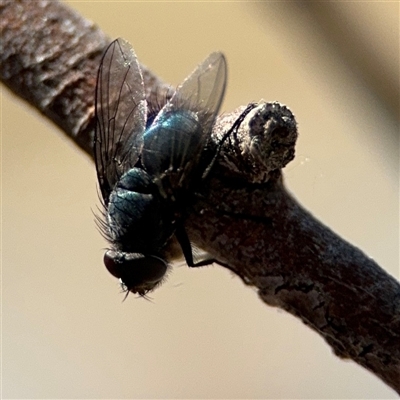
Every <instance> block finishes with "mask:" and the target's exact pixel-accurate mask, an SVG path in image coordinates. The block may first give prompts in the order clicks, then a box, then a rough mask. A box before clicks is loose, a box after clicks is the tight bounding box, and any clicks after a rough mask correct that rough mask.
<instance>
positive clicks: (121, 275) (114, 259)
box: [104, 250, 168, 296]
mask: <svg viewBox="0 0 400 400" xmlns="http://www.w3.org/2000/svg"><path fill="white" fill-rule="evenodd" d="M104 264H105V266H106V268H107V270H108V272H110V274H111V275H113V276H115V277H116V278H117V279H119V280H120V282H121V287H122V290H123V291H124V292H126V293H127V295H128V294H129V292H132V293H135V294H139V295H140V296H145V295H146V294H147V293H148V292H150V291H152V290H153V289H155V288H156V287H157V286H158V285H160V284H161V282H162V281H163V278H164V276H165V274H166V272H167V270H168V264H167V263H166V262H165V261H164V260H162V259H161V258H159V257H156V256H145V255H143V254H135V253H133V254H129V253H123V252H116V251H113V250H108V251H107V252H106V253H105V254H104Z"/></svg>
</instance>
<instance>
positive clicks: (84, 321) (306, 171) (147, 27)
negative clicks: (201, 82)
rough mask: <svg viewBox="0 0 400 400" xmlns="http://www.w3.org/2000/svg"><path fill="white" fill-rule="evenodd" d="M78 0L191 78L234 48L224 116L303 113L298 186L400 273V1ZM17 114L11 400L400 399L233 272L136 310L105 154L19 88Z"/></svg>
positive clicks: (178, 276)
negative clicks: (85, 146) (96, 160)
mask: <svg viewBox="0 0 400 400" xmlns="http://www.w3.org/2000/svg"><path fill="white" fill-rule="evenodd" d="M68 3H69V4H70V5H71V6H72V7H73V8H75V9H76V10H78V11H79V12H81V13H82V14H83V15H85V16H86V17H87V18H89V19H91V20H93V21H95V22H96V23H97V24H98V25H99V26H101V27H102V28H103V29H104V31H105V32H107V33H108V34H109V35H110V37H118V36H122V37H124V38H126V39H127V40H129V41H130V42H131V43H132V45H133V46H134V48H135V50H136V52H137V54H138V57H139V59H140V60H141V61H142V62H143V63H144V64H146V65H148V66H149V67H150V68H151V69H153V70H154V71H156V72H157V73H158V74H159V75H160V76H161V77H163V78H164V79H165V80H166V81H168V82H170V83H172V84H175V85H176V84H178V83H180V81H182V80H183V79H184V78H185V76H186V75H187V74H189V72H190V71H192V69H193V68H194V67H195V65H196V64H197V63H199V62H200V61H201V60H203V59H204V58H205V57H206V56H207V55H208V54H209V53H210V52H211V51H213V50H222V51H223V52H224V53H225V54H226V56H227V59H228V67H229V82H228V90H227V94H226V98H225V102H224V104H223V107H222V108H223V111H230V110H233V109H234V108H236V107H237V106H239V105H243V104H247V103H248V102H250V101H257V100H259V99H261V98H264V99H265V100H269V101H272V100H277V101H280V102H282V103H285V104H286V105H288V106H289V107H290V109H291V110H292V111H293V112H294V114H295V115H296V118H297V121H298V124H299V132H300V137H299V140H298V145H297V153H296V159H295V160H294V161H292V162H291V163H290V164H289V165H288V166H287V168H286V169H285V177H286V183H287V185H288V187H289V188H290V190H291V191H292V192H293V193H294V195H295V196H296V197H297V198H298V199H299V201H300V202H301V203H302V204H303V205H304V206H305V207H306V208H308V209H309V210H310V211H312V212H313V213H314V214H315V215H316V216H317V217H318V218H319V219H320V220H321V221H323V222H324V223H325V224H327V225H328V226H330V227H331V228H332V229H333V230H334V231H336V232H337V233H339V234H340V235H341V236H342V237H344V238H345V239H347V240H349V241H350V242H351V243H353V244H354V245H357V246H358V247H360V248H361V249H362V250H363V251H365V252H366V253H367V254H368V255H369V256H371V257H373V258H374V259H375V260H376V261H377V262H378V263H379V264H380V265H381V266H382V267H383V268H385V269H386V270H387V271H388V272H389V273H390V274H392V275H394V276H396V277H397V278H399V164H398V163H399V157H398V156H399V139H398V123H399V121H398V115H397V112H398V108H397V107H398V84H399V82H398V69H399V22H398V18H399V3H397V2H392V3H388V2H379V3H378V2H369V3H366V2H351V3H344V2H341V3H303V2H295V3H286V2H281V3H279V2H278V3H268V2H264V3H263V2H261V3H244V2H242V3H241V2H215V3H199V2H184V3H181V2H179V3H178V2H172V3H170V2H166V3H159V2H158V3H150V2H149V3H137V2H133V1H132V2H113V1H108V2H81V1H77V2H75V1H69V2H68ZM1 111H2V117H1V119H2V127H1V128H2V129H1V137H2V235H3V236H2V323H3V325H2V366H3V371H2V372H3V376H2V384H3V392H2V396H3V398H53V399H56V398H82V399H86V398H107V399H108V398H186V399H189V398H190V399H192V398H207V399H211V398H213V399H216V398H248V399H252V398H277V399H283V398H303V399H305V398H313V399H314V398H315V399H317V398H318V399H339V398H352V399H353V398H364V399H379V398H396V394H395V393H394V392H393V391H392V390H391V389H389V388H388V387H386V386H385V385H384V384H383V383H382V382H381V381H380V380H378V379H377V378H376V377H375V376H373V375H372V374H370V373H369V372H367V371H365V370H363V369H362V368H361V367H359V366H357V365H355V364H354V363H352V362H344V361H341V360H339V359H338V358H336V357H335V356H333V354H332V353H331V350H330V348H329V347H328V346H327V345H326V344H325V343H324V341H323V340H322V339H321V338H320V337H319V336H318V335H317V334H315V333H314V332H312V331H311V330H309V329H308V328H307V327H306V326H304V325H303V324H302V323H301V322H299V321H298V320H297V319H295V318H294V317H292V316H291V315H288V314H286V313H284V312H282V311H280V310H278V309H273V308H269V307H267V306H265V305H264V304H263V303H261V301H260V300H259V299H258V297H257V294H256V293H255V291H253V290H251V289H249V288H247V287H245V286H244V285H243V284H242V283H241V281H240V280H239V279H238V278H236V277H234V276H232V274H231V273H230V272H229V271H227V270H225V269H223V268H222V267H219V266H216V265H215V266H211V267H207V268H202V269H196V270H189V269H188V268H187V267H185V266H184V265H183V264H182V265H178V266H176V267H174V269H173V272H172V273H171V274H170V276H169V279H168V280H167V282H166V283H165V284H164V285H163V286H162V287H161V288H159V289H158V290H156V291H155V292H154V293H152V295H151V297H152V301H151V302H150V301H146V300H143V299H136V298H135V297H134V296H129V297H128V299H127V301H125V302H124V303H121V301H122V299H123V295H121V294H119V286H118V282H117V280H116V279H114V278H113V277H112V276H111V275H109V274H108V272H107V271H106V269H105V268H104V267H103V265H102V256H103V248H104V247H105V246H106V243H105V241H104V240H103V238H102V237H101V235H100V234H99V233H98V232H97V230H96V227H95V223H94V218H93V214H92V210H95V209H96V204H98V199H97V192H96V185H97V184H96V175H95V169H94V166H93V164H92V163H91V162H90V160H89V159H88V157H86V156H85V155H84V154H83V153H81V152H80V151H79V150H78V149H77V148H76V147H75V146H74V145H73V144H72V143H70V142H69V141H68V140H67V139H66V138H65V137H64V136H63V134H62V133H60V132H58V131H57V128H55V127H54V126H53V125H51V124H50V123H49V122H47V121H46V120H44V119H43V118H42V117H41V116H40V115H39V114H38V113H37V112H36V111H34V110H33V109H32V108H30V107H29V106H28V105H27V104H24V103H22V102H21V101H20V100H19V99H17V98H16V97H14V96H13V95H11V94H10V93H9V92H8V91H7V90H5V89H4V88H3V89H2V103H1Z"/></svg>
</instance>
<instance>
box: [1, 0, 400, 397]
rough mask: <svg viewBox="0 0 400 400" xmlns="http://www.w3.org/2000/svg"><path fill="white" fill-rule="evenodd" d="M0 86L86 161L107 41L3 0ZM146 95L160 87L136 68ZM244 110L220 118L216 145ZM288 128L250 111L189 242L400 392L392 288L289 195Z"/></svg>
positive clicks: (48, 6)
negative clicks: (34, 111) (65, 138)
mask: <svg viewBox="0 0 400 400" xmlns="http://www.w3.org/2000/svg"><path fill="white" fill-rule="evenodd" d="M0 12H1V21H0V24H1V25H0V26H1V41H2V50H1V54H0V71H1V79H2V81H3V83H4V84H5V85H7V86H8V87H9V88H10V89H11V90H12V91H13V92H14V93H16V94H17V95H19V96H21V97H22V98H24V99H25V100H26V101H28V102H29V103H31V104H32V105H33V106H34V107H36V108H38V109H39V110H40V111H41V112H42V113H43V114H44V115H45V116H46V117H48V118H49V119H50V120H52V121H53V122H54V123H55V124H56V125H57V126H59V127H60V128H61V130H62V131H63V132H64V133H65V134H66V135H68V136H69V137H70V138H71V139H72V140H73V141H75V142H76V144H77V145H78V146H79V147H80V148H81V149H83V150H84V151H85V152H86V153H87V154H89V155H90V156H91V157H92V141H93V128H94V106H93V100H94V88H95V83H96V72H97V67H98V65H99V61H100V57H101V54H102V52H103V50H104V49H105V47H106V45H107V44H108V43H109V41H110V40H109V39H108V38H107V37H106V36H105V35H104V34H103V33H102V32H101V30H100V29H99V28H98V27H96V26H95V25H94V24H93V23H90V22H88V21H86V20H85V19H83V18H82V17H80V16H79V15H77V14H76V13H74V12H73V11H72V10H70V9H69V8H67V7H65V6H64V5H63V4H61V3H59V2H57V1H54V0H53V1H49V0H46V1H45V0H43V1H30V0H24V1H22V0H19V1H16V0H3V1H2V3H1V4H0ZM143 74H144V79H145V84H146V90H147V98H148V101H149V102H152V101H155V100H154V99H156V97H157V95H160V93H161V92H164V93H166V91H167V90H168V86H167V85H165V84H164V83H162V82H161V81H160V80H159V79H158V78H157V77H156V76H155V75H154V74H153V73H151V72H150V71H149V70H147V69H145V68H144V70H143ZM242 111H243V108H241V109H238V110H236V111H234V112H233V113H231V114H228V115H225V116H224V117H223V118H219V119H218V121H217V123H216V125H215V127H214V130H213V138H214V139H215V140H216V141H218V139H219V138H220V137H221V136H222V135H223V133H224V132H226V131H227V130H228V129H229V128H230V127H231V126H232V124H233V123H234V121H235V120H236V119H237V118H238V117H239V115H240V114H241V112H242ZM296 137H297V132H296V123H295V120H294V117H293V115H292V114H291V113H290V111H289V110H288V109H287V108H286V107H284V106H281V105H280V104H278V103H273V104H268V103H261V104H258V105H257V106H256V107H255V108H254V109H253V110H252V111H250V112H249V114H248V115H247V116H246V118H245V119H244V121H243V122H242V124H241V125H240V129H239V132H238V134H237V136H236V137H235V136H234V135H232V137H231V138H230V139H229V140H228V141H226V143H225V145H224V148H223V149H222V152H221V157H220V158H219V161H218V163H217V165H216V168H215V170H214V171H213V173H212V174H211V176H210V178H211V179H210V185H209V188H208V190H207V193H206V195H204V196H202V197H200V198H199V200H198V201H197V202H196V204H195V205H194V207H193V209H192V211H191V215H190V218H188V220H187V223H186V228H187V230H188V233H189V237H190V238H191V240H192V241H193V242H194V243H195V244H196V245H198V246H199V247H201V248H203V249H204V250H206V251H207V252H208V253H210V254H211V255H212V256H213V257H214V258H215V259H216V260H218V262H219V263H220V264H221V265H223V266H225V267H227V268H229V269H230V270H232V271H233V272H234V273H235V274H237V275H238V276H240V277H241V278H242V280H243V281H244V282H245V283H246V284H248V285H253V286H255V287H257V288H258V290H259V295H260V297H261V299H262V300H263V301H264V302H265V303H267V304H269V305H272V306H277V307H280V308H283V309H285V310H287V311H288V312H290V313H292V314H294V315H295V316H297V317H299V318H300V319H301V320H302V321H303V322H304V323H306V324H307V325H308V326H310V327H311V328H312V329H314V330H315V331H317V332H318V333H319V334H320V335H321V336H322V337H323V338H324V339H325V340H326V341H327V343H328V344H329V345H330V346H331V347H332V348H333V350H334V352H335V353H336V354H337V355H338V356H340V357H343V358H351V359H353V360H354V361H355V362H357V363H358V364H360V365H362V366H363V367H365V368H367V369H368V370H370V371H371V372H373V373H374V374H376V375H377V376H379V377H380V378H381V379H382V380H383V381H384V382H386V383H387V384H388V385H389V386H391V387H392V388H393V389H395V390H397V391H398V392H399V393H400V285H399V283H398V282H397V281H396V280H395V279H394V278H393V277H391V276H390V275H389V274H387V273H386V272H385V271H384V270H383V269H382V268H380V267H379V266H378V265H377V264H376V263H375V262H374V261H373V260H372V259H371V258H369V257H368V256H366V255H365V254H363V253H362V252H361V251H360V250H359V249H357V248H355V247H354V246H352V245H351V244H349V243H347V242H346V241H344V240H342V239H341V238H339V237H338V236H337V235H336V234H335V233H333V232H332V231H331V230H330V229H329V228H327V227H326V226H324V225H323V224H321V223H320V222H319V221H317V220H316V219H315V218H314V217H313V216H312V215H311V214H310V213H308V212H307V211H306V210H304V209H303V208H302V207H301V206H300V205H299V204H298V203H297V202H296V200H295V199H294V198H293V197H292V196H291V195H290V194H289V193H288V192H287V190H286V189H285V186H284V184H283V181H282V174H281V169H282V168H283V167H284V166H285V165H286V163H287V162H288V161H290V159H291V158H292V157H293V155H294V145H295V141H296Z"/></svg>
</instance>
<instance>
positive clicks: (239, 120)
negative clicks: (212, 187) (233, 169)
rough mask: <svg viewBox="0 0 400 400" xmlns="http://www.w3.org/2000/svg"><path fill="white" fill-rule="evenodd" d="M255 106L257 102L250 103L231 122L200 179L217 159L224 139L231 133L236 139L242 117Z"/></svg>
mask: <svg viewBox="0 0 400 400" xmlns="http://www.w3.org/2000/svg"><path fill="white" fill-rule="evenodd" d="M255 107H257V104H255V103H250V104H249V105H248V106H247V107H246V109H245V110H244V111H243V112H242V113H241V114H240V116H239V117H238V118H237V119H236V121H235V122H234V123H233V125H232V127H231V128H230V129H229V130H228V132H226V133H225V135H224V136H223V137H222V139H221V140H220V142H219V143H218V146H217V150H216V152H215V154H214V157H213V159H212V160H211V162H210V164H209V165H208V167H207V168H206V170H205V171H204V173H203V175H202V179H206V178H207V176H208V174H209V173H210V171H211V169H212V167H213V166H214V164H215V161H217V157H218V156H219V153H220V151H221V149H222V145H223V144H224V142H225V140H226V139H227V138H228V137H229V136H230V135H231V134H232V133H233V134H234V135H235V139H236V134H237V131H238V129H239V127H240V125H241V123H242V122H243V121H244V119H245V118H246V116H247V114H248V113H249V112H250V111H251V110H253V109H254V108H255Z"/></svg>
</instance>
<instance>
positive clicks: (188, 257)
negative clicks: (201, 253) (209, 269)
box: [175, 224, 216, 268]
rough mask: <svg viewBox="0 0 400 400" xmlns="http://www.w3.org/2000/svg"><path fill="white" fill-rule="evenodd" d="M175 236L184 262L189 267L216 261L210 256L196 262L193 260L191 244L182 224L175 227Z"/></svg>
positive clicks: (202, 265) (201, 265)
mask: <svg viewBox="0 0 400 400" xmlns="http://www.w3.org/2000/svg"><path fill="white" fill-rule="evenodd" d="M175 236H176V239H177V240H178V242H179V244H180V246H181V248H182V253H183V256H184V257H185V261H186V264H187V265H188V266H189V267H191V268H193V267H204V266H206V265H210V264H212V263H214V262H216V260H214V259H212V258H207V259H205V260H201V261H199V262H196V263H195V262H194V261H193V251H192V245H191V243H190V240H189V237H188V235H187V233H186V230H185V228H184V226H183V224H179V225H178V227H177V228H176V231H175Z"/></svg>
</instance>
